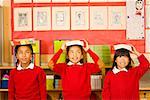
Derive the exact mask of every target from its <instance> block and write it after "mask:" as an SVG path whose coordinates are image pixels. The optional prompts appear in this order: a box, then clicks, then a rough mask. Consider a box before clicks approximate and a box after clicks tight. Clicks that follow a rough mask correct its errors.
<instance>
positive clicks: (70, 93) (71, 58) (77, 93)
mask: <svg viewBox="0 0 150 100" xmlns="http://www.w3.org/2000/svg"><path fill="white" fill-rule="evenodd" d="M82 44H83V41H69V42H67V43H64V44H63V45H62V47H61V49H60V50H59V51H58V52H57V53H56V54H55V55H54V56H53V58H52V59H51V60H50V61H49V63H48V66H49V67H50V69H51V70H53V71H54V72H56V73H58V74H60V75H61V78H62V88H63V90H62V92H63V97H64V100H89V98H90V94H91V86H90V75H91V74H93V73H96V72H99V71H100V68H101V67H102V66H104V64H103V62H102V61H101V59H99V57H98V56H97V55H96V54H95V53H94V52H92V51H91V50H90V49H89V47H88V43H87V42H86V41H85V42H84V44H85V45H82ZM66 46H67V47H66ZM65 49H66V52H67V59H66V63H56V62H57V60H58V58H59V57H60V55H61V53H62V52H63V50H65ZM84 51H86V52H87V53H89V54H90V56H91V57H92V59H93V60H94V63H87V62H85V60H84Z"/></svg>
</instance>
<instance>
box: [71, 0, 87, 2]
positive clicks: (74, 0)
mask: <svg viewBox="0 0 150 100" xmlns="http://www.w3.org/2000/svg"><path fill="white" fill-rule="evenodd" d="M88 1H89V0H71V2H88Z"/></svg>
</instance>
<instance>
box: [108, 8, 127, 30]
mask: <svg viewBox="0 0 150 100" xmlns="http://www.w3.org/2000/svg"><path fill="white" fill-rule="evenodd" d="M108 20H109V22H108V29H111V30H115V29H117V30H125V29H126V7H125V6H109V7H108Z"/></svg>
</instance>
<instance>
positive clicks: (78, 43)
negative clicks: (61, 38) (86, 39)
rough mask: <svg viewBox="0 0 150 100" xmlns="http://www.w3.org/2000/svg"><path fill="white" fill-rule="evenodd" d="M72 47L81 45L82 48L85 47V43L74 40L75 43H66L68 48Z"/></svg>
mask: <svg viewBox="0 0 150 100" xmlns="http://www.w3.org/2000/svg"><path fill="white" fill-rule="evenodd" d="M71 45H81V46H84V43H83V41H80V40H73V41H68V42H66V46H71Z"/></svg>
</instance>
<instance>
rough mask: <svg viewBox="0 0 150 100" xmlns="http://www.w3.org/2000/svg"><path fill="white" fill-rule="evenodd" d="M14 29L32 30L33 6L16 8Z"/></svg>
mask: <svg viewBox="0 0 150 100" xmlns="http://www.w3.org/2000/svg"><path fill="white" fill-rule="evenodd" d="M13 16H14V17H13V21H14V31H32V8H30V7H29V8H27V7H26V8H23V7H22V8H21V7H20V8H14V15H13Z"/></svg>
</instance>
